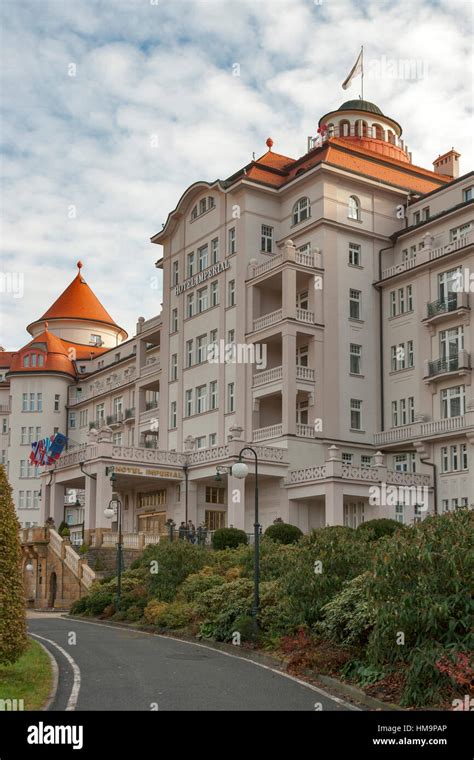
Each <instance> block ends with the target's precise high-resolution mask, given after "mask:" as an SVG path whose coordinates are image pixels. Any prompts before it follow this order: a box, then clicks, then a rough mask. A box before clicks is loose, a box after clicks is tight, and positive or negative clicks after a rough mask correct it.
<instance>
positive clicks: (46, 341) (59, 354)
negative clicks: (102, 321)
mask: <svg viewBox="0 0 474 760" xmlns="http://www.w3.org/2000/svg"><path fill="white" fill-rule="evenodd" d="M71 349H73V350H71ZM109 350H110V349H109V348H97V347H95V346H83V345H80V344H79V343H71V342H70V341H67V340H63V339H62V338H58V336H57V335H54V334H53V333H51V332H49V330H48V329H47V326H46V325H45V330H44V331H43V332H42V333H41V334H40V335H37V336H36V338H33V340H30V342H29V343H27V344H26V346H24V347H23V348H21V349H20V350H19V351H17V352H15V353H13V352H12V362H11V366H10V371H11V372H48V371H49V372H64V373H66V374H67V375H71V376H72V377H76V374H77V373H76V368H75V364H74V361H80V360H81V359H90V358H91V354H92V355H93V356H98V355H99V356H100V355H101V354H103V353H104V352H106V351H109ZM29 352H31V353H36V354H43V356H44V364H43V365H42V366H41V367H40V366H36V367H32V366H31V361H30V366H29V367H25V366H24V365H23V357H24V356H25V354H28V353H29Z"/></svg>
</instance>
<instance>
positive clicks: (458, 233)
mask: <svg viewBox="0 0 474 760" xmlns="http://www.w3.org/2000/svg"><path fill="white" fill-rule="evenodd" d="M471 227H472V222H466V223H465V224H461V225H460V226H459V227H454V228H453V229H452V230H450V231H449V239H450V241H451V243H453V242H454V241H455V240H459V239H460V238H462V237H464V236H465V235H467V234H468V232H469V231H470V229H471Z"/></svg>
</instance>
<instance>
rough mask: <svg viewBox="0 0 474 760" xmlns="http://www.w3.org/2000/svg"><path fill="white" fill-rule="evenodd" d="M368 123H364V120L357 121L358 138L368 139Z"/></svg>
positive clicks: (356, 131)
mask: <svg viewBox="0 0 474 760" xmlns="http://www.w3.org/2000/svg"><path fill="white" fill-rule="evenodd" d="M367 131H368V130H367V122H366V121H362V119H358V120H357V121H356V130H355V133H356V137H367Z"/></svg>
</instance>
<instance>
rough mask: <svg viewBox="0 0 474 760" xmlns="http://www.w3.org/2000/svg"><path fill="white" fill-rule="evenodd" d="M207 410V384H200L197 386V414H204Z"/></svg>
mask: <svg viewBox="0 0 474 760" xmlns="http://www.w3.org/2000/svg"><path fill="white" fill-rule="evenodd" d="M206 411H207V385H200V386H198V387H197V388H196V414H203V412H206Z"/></svg>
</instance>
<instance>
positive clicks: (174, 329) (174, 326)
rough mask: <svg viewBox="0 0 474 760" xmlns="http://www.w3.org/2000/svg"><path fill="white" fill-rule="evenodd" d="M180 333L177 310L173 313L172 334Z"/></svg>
mask: <svg viewBox="0 0 474 760" xmlns="http://www.w3.org/2000/svg"><path fill="white" fill-rule="evenodd" d="M177 331H178V309H177V308H175V309H173V310H172V312H171V332H172V333H175V332H177Z"/></svg>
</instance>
